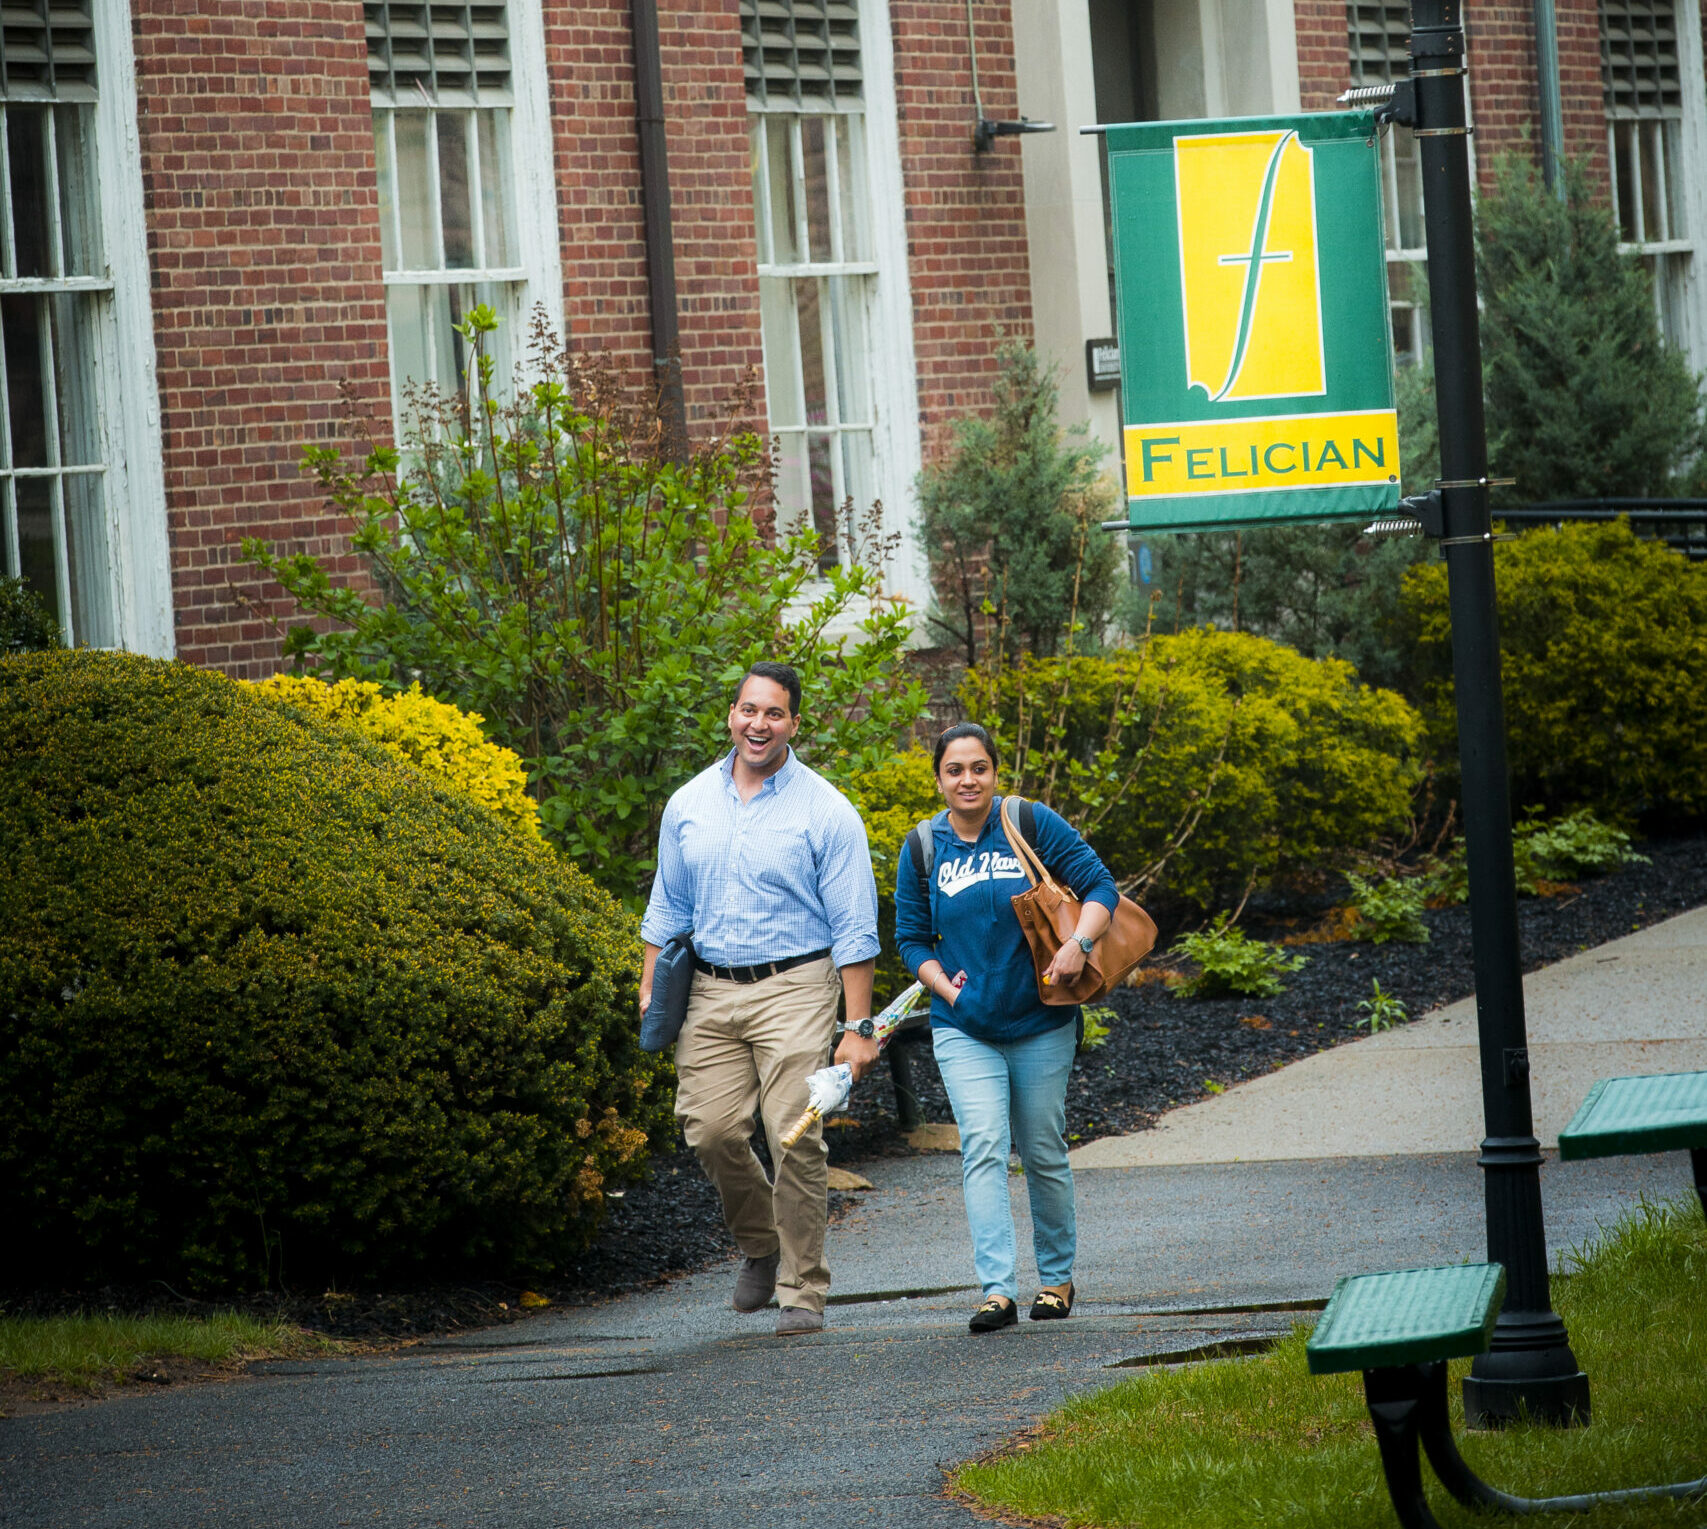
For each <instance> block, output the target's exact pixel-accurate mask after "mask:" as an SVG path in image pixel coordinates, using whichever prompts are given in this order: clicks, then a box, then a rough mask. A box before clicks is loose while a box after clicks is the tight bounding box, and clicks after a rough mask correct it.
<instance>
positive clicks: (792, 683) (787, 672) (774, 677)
mask: <svg viewBox="0 0 1707 1529" xmlns="http://www.w3.org/2000/svg"><path fill="white" fill-rule="evenodd" d="M755 679H756V680H770V681H771V682H772V683H773V684H777V685H781V686H782V688H783V689H784V690H786V691H787V692H788V714H789V716H791V717H798V716H799V715H800V676H799V675H798V674H796V673H795V672H794V671H793V670H792V669H791V668H789V667H788V665H787V664H773V663H772V662H771V661H770V660H769V659H760V660H759V662H758V663H756V664H753V665H752V666H751V667H750V668H749V669H748V670H747V672H746V673H745V674H743V675H742V676H741V683H740V684H739V685H737V686H736V687H735V699H734V700H733V701H732V702H730V705H732V706H738V705H740V704H741V692H742V691H743V690H745V689H746V688H747V681H748V680H755Z"/></svg>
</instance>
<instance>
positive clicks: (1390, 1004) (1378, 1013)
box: [1357, 977, 1411, 1035]
mask: <svg viewBox="0 0 1707 1529" xmlns="http://www.w3.org/2000/svg"><path fill="white" fill-rule="evenodd" d="M1369 985H1370V987H1371V988H1372V989H1373V990H1374V991H1372V992H1371V993H1370V995H1369V997H1367V998H1365V999H1364V1000H1363V1001H1362V1002H1361V1003H1359V1004H1358V1006H1357V1012H1358V1013H1359V1014H1361V1015H1362V1016H1363V1018H1362V1019H1360V1020H1358V1022H1357V1023H1358V1025H1359V1026H1360V1027H1365V1028H1367V1029H1368V1031H1369V1033H1370V1034H1371V1035H1378V1034H1380V1032H1381V1031H1383V1030H1391V1029H1392V1028H1393V1026H1394V1025H1402V1024H1404V1023H1405V1021H1406V1020H1408V1019H1409V1018H1410V1017H1411V1016H1410V1014H1409V1012H1408V1011H1407V1010H1406V1008H1405V1001H1404V999H1402V998H1399V997H1397V996H1396V995H1394V994H1392V993H1388V992H1384V991H1383V990H1382V987H1381V979H1380V978H1379V977H1374V978H1371V979H1370V984H1369Z"/></svg>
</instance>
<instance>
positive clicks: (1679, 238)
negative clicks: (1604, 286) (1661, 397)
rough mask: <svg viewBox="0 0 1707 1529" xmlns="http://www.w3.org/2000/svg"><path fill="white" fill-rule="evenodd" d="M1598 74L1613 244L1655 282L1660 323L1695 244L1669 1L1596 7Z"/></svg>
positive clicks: (1675, 334) (1669, 315)
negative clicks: (1686, 196) (1686, 197)
mask: <svg viewBox="0 0 1707 1529" xmlns="http://www.w3.org/2000/svg"><path fill="white" fill-rule="evenodd" d="M1600 71H1601V85H1602V89H1603V91H1604V93H1605V100H1606V138H1607V152H1608V157H1609V159H1610V161H1611V168H1612V201H1613V207H1614V208H1615V209H1616V215H1617V218H1618V236H1619V238H1620V240H1621V241H1622V242H1623V243H1624V244H1625V246H1626V247H1627V248H1628V249H1629V250H1630V251H1631V252H1632V253H1635V254H1639V255H1640V256H1641V257H1642V259H1643V260H1644V262H1645V263H1646V264H1647V266H1648V268H1649V270H1650V271H1651V272H1652V273H1653V278H1654V301H1655V303H1656V304H1657V305H1658V307H1659V312H1660V322H1661V325H1662V327H1663V328H1664V329H1665V331H1666V332H1667V333H1668V334H1669V335H1670V336H1671V337H1672V338H1673V339H1679V338H1681V333H1680V331H1681V328H1682V324H1681V315H1680V314H1679V313H1678V311H1677V310H1678V307H1679V304H1680V300H1681V295H1682V292H1683V290H1684V283H1685V281H1686V280H1687V277H1688V265H1689V260H1690V258H1691V252H1692V251H1693V249H1694V243H1693V241H1692V239H1691V238H1690V229H1689V227H1688V220H1687V218H1686V216H1685V213H1684V201H1683V195H1682V187H1683V170H1682V157H1683V89H1682V84H1681V81H1680V78H1679V69H1678V48H1677V14H1676V11H1675V9H1674V6H1673V0H1601V4H1600Z"/></svg>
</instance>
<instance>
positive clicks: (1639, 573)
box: [1400, 521, 1707, 819]
mask: <svg viewBox="0 0 1707 1529" xmlns="http://www.w3.org/2000/svg"><path fill="white" fill-rule="evenodd" d="M1494 567H1495V575H1496V578H1497V580H1498V584H1499V599H1500V671H1501V677H1502V681H1503V684H1504V689H1505V709H1506V747H1507V752H1508V756H1509V759H1510V763H1511V778H1512V787H1513V793H1514V796H1515V797H1516V799H1517V801H1518V802H1520V803H1523V804H1529V805H1534V806H1539V807H1544V808H1545V809H1546V810H1548V811H1549V812H1555V813H1556V812H1559V811H1562V810H1569V809H1571V808H1574V807H1589V808H1592V809H1593V810H1594V811H1595V812H1596V813H1598V814H1600V815H1601V816H1603V817H1609V818H1614V819H1617V818H1629V817H1630V816H1632V815H1633V814H1635V813H1637V812H1640V811H1643V810H1647V809H1650V808H1666V809H1670V810H1673V811H1680V812H1684V813H1699V812H1701V811H1702V810H1704V809H1707V565H1701V564H1695V563H1691V562H1689V561H1688V560H1687V559H1685V558H1683V557H1680V556H1679V555H1678V554H1677V553H1675V552H1673V551H1671V550H1670V549H1669V548H1668V547H1665V546H1663V545H1660V544H1659V543H1656V542H1651V541H1643V540H1641V539H1639V538H1637V537H1636V536H1634V535H1632V534H1631V531H1630V528H1629V527H1628V525H1626V524H1625V523H1623V522H1622V521H1619V522H1616V523H1610V524H1592V525H1583V524H1579V525H1566V526H1564V527H1562V528H1560V529H1559V530H1557V531H1554V530H1536V531H1530V532H1526V533H1525V534H1523V535H1521V536H1519V537H1518V538H1517V539H1516V540H1515V541H1511V542H1505V543H1501V544H1500V545H1498V546H1496V547H1495V549H1494ZM1400 598H1401V604H1402V608H1403V611H1404V617H1405V621H1406V623H1407V627H1408V631H1409V640H1410V641H1411V642H1412V643H1413V644H1414V645H1415V648H1416V652H1417V663H1418V670H1419V674H1420V676H1421V686H1422V690H1421V694H1422V701H1423V710H1424V714H1425V715H1426V717H1427V718H1428V726H1429V737H1430V741H1431V743H1432V746H1433V748H1434V750H1435V751H1436V752H1435V757H1436V759H1437V760H1438V761H1440V762H1441V763H1442V765H1443V766H1444V765H1451V766H1454V767H1455V766H1456V762H1457V758H1458V747H1457V717H1456V713H1455V711H1454V709H1453V692H1452V634H1451V628H1450V623H1449V621H1448V612H1447V591H1446V569H1445V567H1444V565H1443V564H1440V563H1428V564H1423V565H1420V566H1418V567H1416V568H1413V569H1412V570H1411V571H1410V572H1409V573H1408V574H1407V575H1406V576H1405V582H1404V586H1403V589H1402V591H1401V597H1400Z"/></svg>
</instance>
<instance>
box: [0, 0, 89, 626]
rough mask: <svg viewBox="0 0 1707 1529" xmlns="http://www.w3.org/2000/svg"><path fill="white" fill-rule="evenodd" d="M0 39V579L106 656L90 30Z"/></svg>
mask: <svg viewBox="0 0 1707 1529" xmlns="http://www.w3.org/2000/svg"><path fill="white" fill-rule="evenodd" d="M0 28H3V29H0V567H3V569H4V571H5V572H6V573H7V574H9V575H11V576H13V577H18V576H21V577H22V578H23V580H24V582H25V583H26V584H28V585H29V586H30V587H31V588H32V589H34V590H35V591H36V592H37V593H38V594H40V595H41V596H42V598H43V599H44V600H45V601H46V602H47V604H48V606H49V608H50V609H51V610H52V611H53V613H54V615H55V617H56V618H57V619H58V621H59V624H60V626H61V627H62V628H63V629H64V632H65V635H66V639H67V641H69V642H73V643H88V644H91V645H93V646H98V647H104V646H111V645H112V644H113V643H114V642H115V641H116V636H115V603H116V602H115V592H114V579H113V569H112V564H111V553H110V543H109V534H108V527H107V504H106V484H105V478H106V475H107V466H108V463H107V450H106V443H105V438H104V431H103V429H102V424H101V401H100V395H99V386H100V377H101V367H100V364H99V362H100V356H101V351H102V347H103V339H102V334H101V331H102V327H103V319H104V317H105V314H106V311H107V308H108V306H109V305H110V304H111V302H112V292H113V283H112V281H111V279H110V278H109V276H108V274H107V262H106V260H105V258H104V257H103V254H102V250H101V220H100V210H99V205H98V199H97V192H98V185H99V183H98V181H97V180H96V176H95V163H94V158H95V107H96V77H95V40H94V23H93V20H92V18H91V14H90V11H89V8H88V5H87V4H84V5H81V6H79V5H76V4H61V3H54V4H52V5H51V6H49V5H37V6H34V7H25V6H19V7H12V6H7V7H6V8H5V12H4V17H3V19H0Z"/></svg>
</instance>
